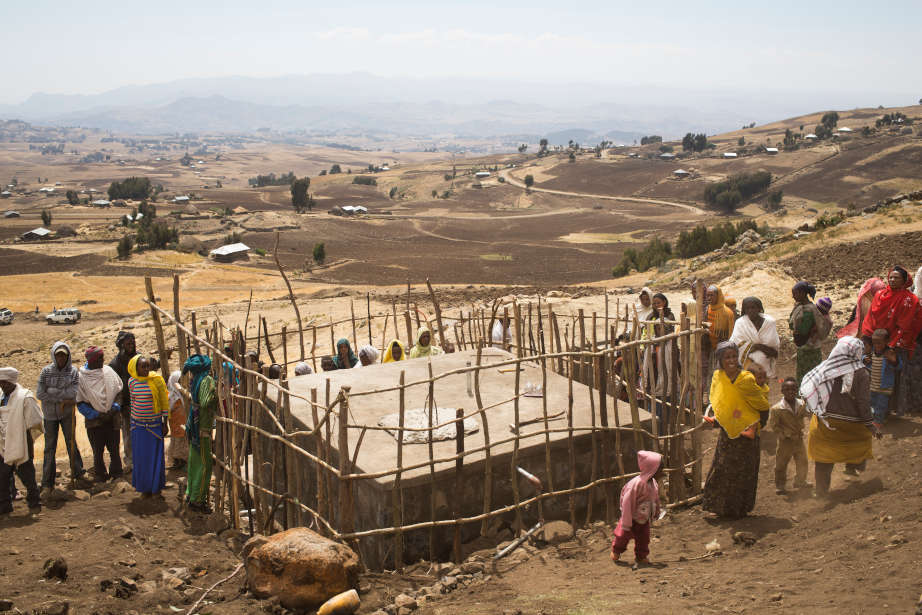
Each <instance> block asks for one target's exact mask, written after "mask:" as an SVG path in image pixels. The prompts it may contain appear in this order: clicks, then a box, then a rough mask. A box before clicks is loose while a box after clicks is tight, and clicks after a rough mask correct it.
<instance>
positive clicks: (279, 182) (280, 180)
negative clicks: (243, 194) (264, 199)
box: [247, 171, 296, 188]
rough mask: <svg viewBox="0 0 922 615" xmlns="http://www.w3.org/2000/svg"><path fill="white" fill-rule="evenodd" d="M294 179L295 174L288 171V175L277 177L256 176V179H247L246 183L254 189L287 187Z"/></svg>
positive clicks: (272, 174) (269, 175)
mask: <svg viewBox="0 0 922 615" xmlns="http://www.w3.org/2000/svg"><path fill="white" fill-rule="evenodd" d="M295 179H296V178H295V174H294V173H293V172H292V171H288V173H282V174H281V175H279V176H276V175H275V173H269V174H268V175H257V176H256V177H251V178H250V179H248V180H247V182H248V183H249V184H250V185H251V186H254V187H256V188H262V187H263V186H288V185H290V184H291V182H293V181H294V180H295Z"/></svg>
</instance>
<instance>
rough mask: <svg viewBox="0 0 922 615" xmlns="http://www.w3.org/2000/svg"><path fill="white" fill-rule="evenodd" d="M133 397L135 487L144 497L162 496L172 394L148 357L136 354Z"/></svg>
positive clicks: (131, 385) (131, 366) (131, 373)
mask: <svg viewBox="0 0 922 615" xmlns="http://www.w3.org/2000/svg"><path fill="white" fill-rule="evenodd" d="M128 375H129V378H128V391H129V394H130V396H131V448H132V455H133V457H134V469H133V471H132V473H131V486H132V487H134V488H135V490H136V491H138V492H139V493H141V494H142V495H143V496H144V497H150V496H151V495H154V494H158V493H160V491H162V490H163V486H164V484H165V483H166V467H165V464H164V458H163V438H164V437H165V436H166V434H167V430H166V422H165V419H166V418H167V415H168V412H169V394H168V393H167V390H166V383H164V382H163V377H162V376H160V375H159V374H152V373H151V372H150V362H149V360H148V358H147V357H142V356H141V355H135V356H134V357H132V358H131V360H130V361H129V362H128Z"/></svg>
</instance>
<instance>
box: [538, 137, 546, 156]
mask: <svg viewBox="0 0 922 615" xmlns="http://www.w3.org/2000/svg"><path fill="white" fill-rule="evenodd" d="M541 156H547V139H541V140H540V141H538V157H539V158H540V157H541Z"/></svg>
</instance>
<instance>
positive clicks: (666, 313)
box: [641, 293, 676, 418]
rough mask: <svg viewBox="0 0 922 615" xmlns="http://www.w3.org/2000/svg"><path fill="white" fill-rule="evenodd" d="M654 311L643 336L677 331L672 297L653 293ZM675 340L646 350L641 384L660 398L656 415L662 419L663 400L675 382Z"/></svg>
mask: <svg viewBox="0 0 922 615" xmlns="http://www.w3.org/2000/svg"><path fill="white" fill-rule="evenodd" d="M652 306H653V311H652V312H650V316H649V318H650V322H648V323H647V324H646V325H644V327H643V334H642V337H643V338H646V339H654V338H656V337H662V336H663V335H668V334H669V333H673V332H674V331H675V325H672V324H667V323H669V322H674V321H675V315H674V314H673V313H672V310H671V309H669V299H667V298H666V295H664V294H663V293H656V294H655V295H653V301H652ZM675 350H676V347H675V340H669V341H667V342H662V343H660V344H656V345H649V344H648V345H647V346H645V347H644V349H643V368H642V371H641V386H643V388H644V390H646V391H649V392H650V393H652V394H653V395H654V396H655V397H658V398H659V399H658V400H657V402H656V415H657V417H658V418H662V411H661V408H662V399H664V398H665V397H667V396H668V395H669V393H670V390H671V389H670V387H671V385H672V357H673V353H674V352H675Z"/></svg>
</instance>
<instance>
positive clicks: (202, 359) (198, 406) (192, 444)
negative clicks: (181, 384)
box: [182, 354, 217, 514]
mask: <svg viewBox="0 0 922 615" xmlns="http://www.w3.org/2000/svg"><path fill="white" fill-rule="evenodd" d="M182 371H183V373H184V374H185V373H187V372H188V373H189V374H191V378H192V381H191V384H190V386H189V392H190V395H191V397H192V404H191V406H190V408H189V417H188V418H187V419H186V437H187V438H188V439H189V462H188V468H189V477H188V482H187V486H186V500H187V501H188V503H189V509H190V510H194V511H196V512H201V513H206V514H207V513H210V512H211V508H210V507H209V505H208V488H209V485H210V484H211V469H212V464H213V461H212V458H211V441H212V431H213V430H214V424H215V410H216V408H217V390H216V388H215V380H214V378H213V377H212V376H211V359H210V358H209V357H207V356H206V355H202V354H196V355H192V356H191V357H189V358H188V360H186V363H185V365H183V368H182Z"/></svg>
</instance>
